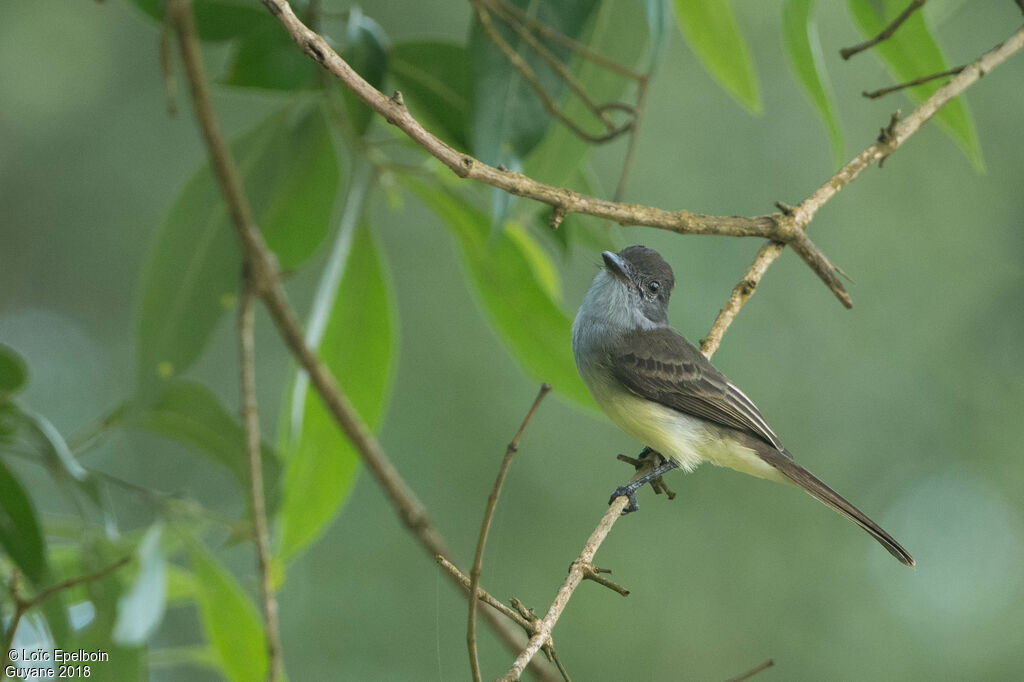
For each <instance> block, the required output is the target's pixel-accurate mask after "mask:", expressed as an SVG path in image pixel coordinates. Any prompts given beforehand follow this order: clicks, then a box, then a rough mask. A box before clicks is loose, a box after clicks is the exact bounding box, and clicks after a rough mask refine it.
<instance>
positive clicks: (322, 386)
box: [168, 0, 555, 680]
mask: <svg viewBox="0 0 1024 682" xmlns="http://www.w3.org/2000/svg"><path fill="white" fill-rule="evenodd" d="M168 12H174V14H175V18H174V21H175V24H176V26H177V32H178V42H179V47H180V49H181V54H182V61H183V63H184V66H185V74H186V80H187V81H188V86H189V92H190V94H191V96H192V103H193V109H194V113H195V117H196V122H197V123H198V125H199V129H200V133H201V134H202V137H203V141H204V143H205V145H206V148H207V153H208V155H209V157H210V165H211V166H212V168H213V171H214V176H215V177H216V179H217V183H218V185H219V187H220V189H221V194H222V195H223V197H224V201H225V203H226V204H227V208H228V215H229V217H230V218H231V223H232V225H233V227H234V228H235V232H236V234H237V236H238V239H239V241H240V242H241V245H242V251H243V255H244V258H245V260H246V261H248V263H249V265H250V271H249V277H250V284H251V286H252V293H253V295H255V296H259V298H260V299H261V300H262V301H263V303H264V305H265V306H266V307H267V310H268V311H269V312H270V315H271V318H272V319H273V320H274V324H275V325H276V326H277V329H278V332H279V333H280V334H281V336H282V338H283V339H284V342H285V344H286V345H287V346H288V348H289V350H290V351H291V353H292V355H293V356H294V357H295V358H296V359H297V360H298V362H299V364H300V365H302V368H303V369H304V370H306V373H307V374H308V375H309V379H310V383H311V384H312V385H313V387H314V389H315V390H316V392H317V394H318V395H319V396H320V398H321V400H323V401H324V405H325V406H326V407H327V409H328V411H329V412H330V413H331V416H332V417H333V418H334V420H335V421H336V422H337V423H338V425H339V426H340V427H341V430H342V431H343V432H344V434H345V436H346V437H347V438H348V439H349V441H350V442H351V443H352V445H353V447H355V449H356V451H357V452H359V455H360V457H361V458H362V460H363V463H364V464H365V465H366V468H367V470H368V471H369V472H370V474H371V475H372V476H373V477H374V479H375V480H376V481H377V483H378V484H379V485H380V486H381V488H382V489H383V491H384V494H385V495H386V496H387V498H388V501H389V502H390V503H391V506H392V507H393V508H394V509H395V512H396V513H397V514H398V516H399V518H400V520H401V522H402V524H403V525H404V526H405V527H406V529H408V530H409V531H410V532H411V533H412V534H413V535H414V536H415V537H416V539H417V540H418V541H419V543H420V544H421V545H422V546H423V548H424V549H425V550H426V551H427V552H428V553H429V554H430V556H436V555H438V554H442V555H447V553H448V552H447V548H446V546H445V542H444V540H443V538H442V537H441V535H440V533H438V532H437V530H436V529H435V528H434V525H433V522H432V521H431V520H430V517H429V516H428V515H427V512H426V509H425V508H424V506H423V503H422V502H420V500H419V498H417V497H416V495H415V493H413V491H412V490H411V489H410V488H409V486H408V485H407V484H406V482H405V480H404V479H403V478H402V477H401V475H400V474H399V473H398V470H397V469H396V468H395V466H394V465H393V464H392V463H391V460H390V459H389V458H388V457H387V454H386V453H385V452H384V449H383V448H382V447H381V445H380V443H379V442H378V441H377V439H376V438H374V436H373V434H372V432H371V431H370V429H369V428H368V427H367V426H366V424H365V423H364V422H363V421H362V419H361V418H360V417H359V415H358V413H357V412H356V411H355V408H353V407H352V404H351V403H350V402H349V400H348V398H347V397H346V396H345V394H344V393H343V392H342V391H341V387H340V386H339V385H338V382H337V380H336V379H335V378H334V376H333V375H332V374H331V372H330V370H329V369H327V367H326V365H324V364H323V363H322V362H321V361H320V359H319V358H318V357H317V356H316V355H315V354H314V353H313V352H312V351H311V350H310V349H309V347H308V346H307V345H306V344H305V341H304V339H303V335H302V327H301V325H300V324H299V322H298V318H297V317H296V315H295V312H294V310H293V309H292V307H291V304H290V303H289V302H288V297H287V295H286V294H285V291H284V287H283V286H282V285H281V280H280V273H279V271H278V267H277V259H276V257H275V256H274V254H273V252H271V251H270V250H269V248H268V247H267V245H266V242H265V241H264V239H263V235H262V234H261V233H260V231H259V229H258V228H257V227H256V224H255V222H254V220H253V218H252V210H251V208H250V206H249V202H248V199H247V198H246V197H245V194H244V192H243V190H242V184H241V180H240V179H239V175H238V171H237V167H236V165H235V162H234V159H233V158H232V157H231V153H230V151H229V150H228V148H227V145H226V144H225V143H224V139H223V136H222V135H221V133H220V128H219V124H218V123H217V119H216V117H215V115H214V112H213V107H212V105H211V104H210V96H209V91H208V89H207V85H206V78H205V75H204V70H203V64H202V55H201V52H200V48H199V40H198V37H197V35H196V29H195V23H194V20H193V17H192V12H191V5H190V3H189V1H188V0H172V2H171V4H170V6H169V7H168ZM293 16H294V15H293ZM296 21H297V20H296ZM453 581H455V582H456V584H458V581H457V580H456V579H455V578H453ZM484 615H485V618H486V619H487V622H488V623H489V624H490V625H491V626H492V628H493V629H494V630H495V632H496V633H497V634H498V636H499V637H500V638H501V639H502V640H503V641H504V642H505V644H506V645H507V646H508V647H509V648H510V649H511V650H513V651H518V650H519V646H520V645H519V639H518V637H517V635H516V633H515V632H514V631H513V630H512V629H510V628H509V627H508V624H507V623H506V622H505V621H503V620H501V619H500V618H498V616H497V614H495V613H493V612H491V611H485V612H484ZM535 670H536V672H537V674H538V675H539V676H540V677H541V678H542V679H548V680H553V679H555V678H554V676H553V675H552V674H551V672H550V671H549V670H548V669H547V668H544V667H537V668H535Z"/></svg>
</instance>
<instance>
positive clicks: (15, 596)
mask: <svg viewBox="0 0 1024 682" xmlns="http://www.w3.org/2000/svg"><path fill="white" fill-rule="evenodd" d="M131 560H132V558H131V557H130V556H126V557H121V558H120V559H118V560H117V561H115V562H114V563H112V564H110V565H109V566H107V567H105V568H101V569H100V570H98V571H95V572H94V573H88V574H86V575H80V576H78V577H75V578H68V579H67V580H64V581H61V582H59V583H57V584H56V585H51V586H50V587H47V588H46V589H45V590H43V591H41V592H39V593H38V594H37V595H36V596H34V597H32V598H31V599H26V598H25V597H23V596H22V595H21V573H20V572H19V571H18V570H17V569H15V570H14V573H13V574H12V575H11V583H10V585H8V591H9V593H10V595H11V601H13V602H14V613H13V614H12V615H11V622H10V624H9V625H8V626H7V630H6V631H5V632H4V638H3V644H2V645H0V646H3V651H4V653H3V657H2V658H0V664H2V665H0V682H2V681H3V680H6V679H7V675H6V674H5V671H6V670H7V668H8V666H9V665H10V664H11V647H12V646H13V644H14V635H15V633H17V631H18V624H19V623H20V622H21V618H22V616H24V615H25V614H26V613H28V611H29V610H31V609H33V608H35V607H36V606H39V605H40V604H41V603H43V602H44V601H46V600H47V599H49V598H50V597H52V596H53V595H55V594H57V593H58V592H62V591H64V590H67V589H70V588H72V587H75V586H76V585H83V584H85V583H90V582H92V581H94V580H99V579H101V578H105V577H106V576H108V575H110V574H111V573H113V572H114V571H116V570H117V569H119V568H121V567H122V566H124V565H125V564H127V563H128V562H129V561H131Z"/></svg>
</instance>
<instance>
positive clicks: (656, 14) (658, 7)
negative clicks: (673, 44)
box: [644, 0, 672, 73]
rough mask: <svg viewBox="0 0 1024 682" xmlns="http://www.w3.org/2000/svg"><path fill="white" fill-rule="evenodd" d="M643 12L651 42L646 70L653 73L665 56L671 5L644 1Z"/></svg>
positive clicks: (656, 0)
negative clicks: (644, 12)
mask: <svg viewBox="0 0 1024 682" xmlns="http://www.w3.org/2000/svg"><path fill="white" fill-rule="evenodd" d="M644 10H645V11H646V14H647V33H648V35H649V36H650V41H651V54H650V56H649V58H648V65H647V70H648V71H649V72H650V73H654V71H655V70H656V69H657V67H658V64H659V63H660V62H661V58H662V55H664V54H665V38H667V37H668V26H669V24H670V23H671V22H672V4H671V1H670V0H644Z"/></svg>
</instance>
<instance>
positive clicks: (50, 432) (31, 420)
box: [21, 407, 89, 482]
mask: <svg viewBox="0 0 1024 682" xmlns="http://www.w3.org/2000/svg"><path fill="white" fill-rule="evenodd" d="M21 413H22V414H23V415H24V417H25V422H26V424H27V425H28V426H29V428H30V429H31V430H32V432H33V434H34V435H35V436H37V437H38V439H39V440H40V441H41V442H42V445H43V447H42V448H41V450H42V455H43V458H44V459H45V460H46V462H47V465H48V466H50V467H51V468H52V469H60V470H63V471H64V472H66V473H67V474H68V475H69V476H70V477H71V478H73V479H75V480H76V481H79V482H81V481H84V480H86V478H88V476H89V472H88V471H86V469H85V467H83V466H82V465H81V464H79V462H78V460H77V459H75V456H74V454H72V452H71V448H69V447H68V444H67V442H66V441H65V440H64V436H62V435H61V434H60V431H58V430H57V427H56V426H54V425H53V423H52V422H51V421H50V420H49V419H47V418H46V417H44V416H43V415H41V414H38V413H36V412H33V411H32V410H29V409H26V408H24V407H23V408H21Z"/></svg>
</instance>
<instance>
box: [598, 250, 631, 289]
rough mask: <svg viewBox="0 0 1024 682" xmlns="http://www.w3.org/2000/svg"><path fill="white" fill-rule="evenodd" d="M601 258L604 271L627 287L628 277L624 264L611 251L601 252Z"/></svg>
mask: <svg viewBox="0 0 1024 682" xmlns="http://www.w3.org/2000/svg"><path fill="white" fill-rule="evenodd" d="M601 258H603V259H604V269H605V270H607V271H608V272H609V273H610V274H611V275H612V276H613V277H615V278H616V279H618V280H619V281H620V282H622V283H623V284H625V285H626V286H629V275H628V274H626V264H625V263H624V262H623V260H622V259H621V258H619V256H618V255H617V254H614V253H612V252H611V251H603V252H602V253H601Z"/></svg>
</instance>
